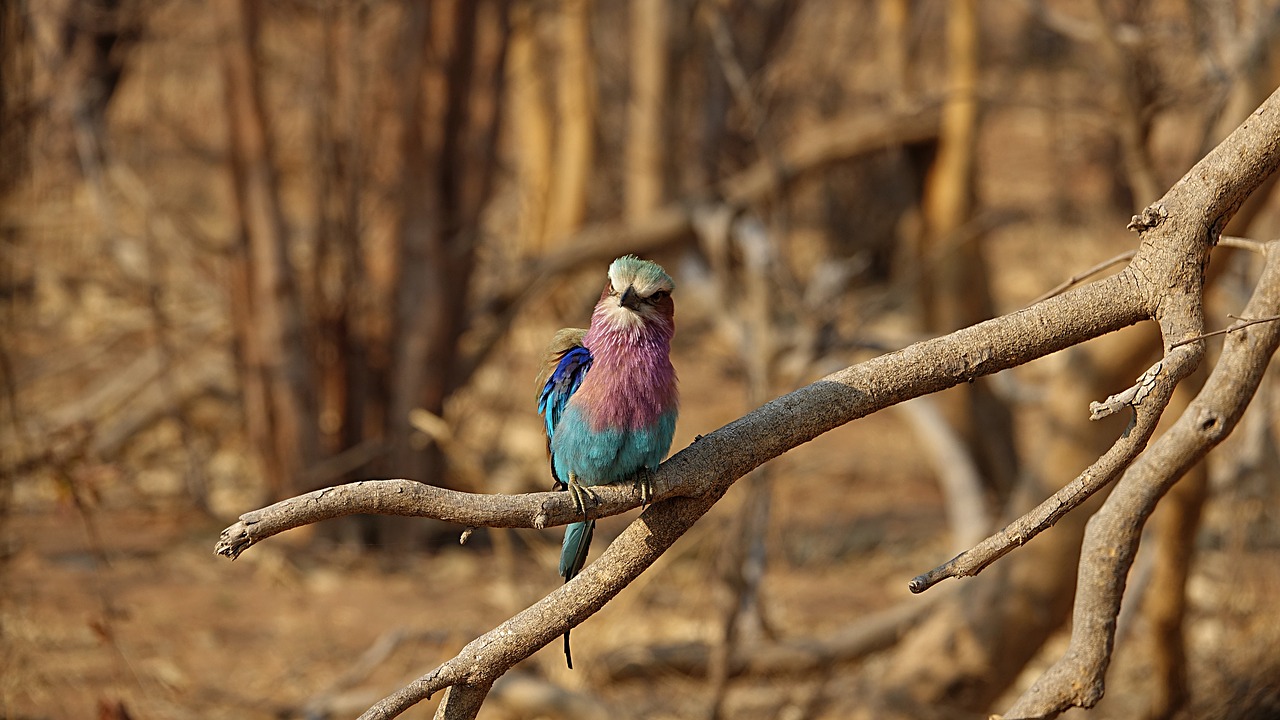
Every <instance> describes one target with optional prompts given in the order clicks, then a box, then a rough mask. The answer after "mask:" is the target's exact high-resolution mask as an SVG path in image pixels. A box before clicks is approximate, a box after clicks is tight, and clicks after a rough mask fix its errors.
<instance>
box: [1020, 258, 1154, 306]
mask: <svg viewBox="0 0 1280 720" xmlns="http://www.w3.org/2000/svg"><path fill="white" fill-rule="evenodd" d="M1137 252H1138V251H1137V250H1129V251H1127V252H1122V253H1120V254H1119V255H1117V256H1115V257H1113V258H1111V259H1110V260H1103V261H1102V262H1100V263H1098V264H1097V265H1094V266H1093V267H1091V268H1089V269H1088V270H1085V271H1084V272H1082V273H1076V274H1075V275H1072V276H1071V277H1070V278H1068V279H1067V280H1065V281H1063V282H1062V283H1060V284H1059V285H1058V286H1057V287H1055V288H1053V289H1052V290H1050V291H1048V292H1046V293H1045V294H1043V295H1041V296H1040V297H1038V298H1036V299H1035V300H1032V301H1031V302H1030V303H1028V304H1029V305H1035V304H1036V303H1038V302H1041V301H1043V300H1048V299H1049V298H1051V297H1053V296H1055V295H1060V294H1062V293H1063V292H1066V291H1067V289H1068V288H1070V287H1072V286H1073V285H1076V284H1078V283H1080V282H1082V281H1084V280H1087V279H1088V278H1090V277H1093V276H1094V275H1096V274H1098V273H1100V272H1102V271H1103V270H1106V269H1107V268H1109V267H1111V266H1112V265H1119V264H1120V263H1122V262H1128V261H1130V260H1132V259H1133V256H1134V255H1136V254H1137Z"/></svg>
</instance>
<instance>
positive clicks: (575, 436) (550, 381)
mask: <svg viewBox="0 0 1280 720" xmlns="http://www.w3.org/2000/svg"><path fill="white" fill-rule="evenodd" d="M674 289H675V283H673V282H672V280H671V277H670V276H669V275H667V273H666V271H664V270H663V269H662V267H661V266H659V265H657V264H656V263H652V262H649V261H647V260H641V259H639V258H637V257H634V256H631V255H628V256H626V257H620V258H618V259H617V260H614V261H613V263H612V264H610V265H609V280H608V282H607V283H605V286H604V292H602V293H600V301H599V302H597V303H596V307H595V310H594V311H593V312H592V313H591V328H590V329H588V330H579V329H575V328H566V329H564V330H561V331H559V332H557V333H556V335H555V338H554V339H553V340H552V341H551V346H550V347H548V348H547V354H546V357H545V358H544V360H543V369H542V372H541V373H539V375H538V382H537V386H538V412H539V414H541V415H542V418H543V420H544V422H545V426H546V431H547V448H548V450H549V451H550V455H551V476H552V477H553V478H554V479H555V481H556V485H557V487H563V488H564V489H566V490H568V491H569V493H570V495H572V497H573V502H574V505H575V506H576V507H577V509H578V511H579V512H581V513H582V515H583V517H584V518H586V517H587V501H588V500H591V501H593V502H594V500H595V493H594V492H592V491H591V489H590V488H591V487H592V486H595V485H608V484H610V483H615V482H621V481H624V480H632V481H634V482H636V483H637V484H638V485H639V487H640V490H641V495H642V496H643V497H644V499H645V500H646V501H647V500H648V499H649V497H650V495H651V494H652V486H651V484H650V482H649V472H650V471H651V470H652V469H654V468H656V467H658V465H659V464H660V463H661V462H662V460H663V458H665V457H666V456H667V451H668V450H670V449H671V436H672V434H673V433H674V432H675V427H676V413H677V411H678V397H677V392H676V371H675V368H674V367H672V365H671V358H670V352H671V336H672V335H674V334H675V329H676V326H675V304H674V303H673V302H672V300H671V291H672V290H674ZM594 530H595V520H592V519H590V518H587V519H585V520H584V521H583V522H576V523H572V524H570V525H569V526H568V527H567V528H565V533H564V545H563V547H562V548H561V550H560V575H561V576H562V577H564V581H565V582H569V581H570V580H572V579H573V577H574V576H575V575H577V574H578V572H579V571H581V570H582V567H583V565H585V564H586V560H587V550H588V549H589V548H590V546H591V534H592V532H593V531H594ZM564 656H565V661H566V662H567V663H568V664H569V667H570V668H572V667H573V658H572V656H571V654H570V652H569V633H567V632H566V633H565V634H564Z"/></svg>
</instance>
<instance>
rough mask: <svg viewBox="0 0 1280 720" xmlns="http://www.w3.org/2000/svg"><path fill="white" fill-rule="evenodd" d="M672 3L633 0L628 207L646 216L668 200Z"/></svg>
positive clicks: (631, 215) (630, 215)
mask: <svg viewBox="0 0 1280 720" xmlns="http://www.w3.org/2000/svg"><path fill="white" fill-rule="evenodd" d="M666 76H667V4H666V3H665V2H663V0H631V95H630V98H629V100H628V103H627V108H628V112H627V123H628V124H627V145H626V163H627V167H626V211H625V217H626V219H627V220H629V221H633V222H634V221H636V220H640V219H642V218H644V217H646V216H648V215H649V214H650V213H652V212H653V211H654V210H655V209H657V208H658V206H659V204H661V202H662V185H663V183H662V158H663V156H664V154H665V151H666V143H665V142H663V135H664V133H663V131H662V128H663V124H662V119H663V113H664V110H665V109H666Z"/></svg>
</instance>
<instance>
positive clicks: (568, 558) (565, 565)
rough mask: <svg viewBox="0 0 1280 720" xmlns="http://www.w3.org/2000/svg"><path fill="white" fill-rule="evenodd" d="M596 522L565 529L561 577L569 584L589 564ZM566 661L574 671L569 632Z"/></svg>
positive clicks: (566, 640) (579, 523) (578, 524)
mask: <svg viewBox="0 0 1280 720" xmlns="http://www.w3.org/2000/svg"><path fill="white" fill-rule="evenodd" d="M595 530H596V521H595V520H588V521H586V522H576V523H570V524H569V526H568V527H566V528H565V529H564V545H562V546H561V547H560V576H561V577H563V578H564V581H565V582H569V581H570V580H572V579H573V578H574V577H575V576H577V574H578V573H580V572H582V567H583V566H584V565H586V564H587V552H588V551H590V550H591V536H592V535H593V534H595ZM564 661H565V663H566V664H567V665H568V666H569V669H570V670H572V669H573V653H572V652H571V651H570V650H569V631H567V630H566V631H565V633H564Z"/></svg>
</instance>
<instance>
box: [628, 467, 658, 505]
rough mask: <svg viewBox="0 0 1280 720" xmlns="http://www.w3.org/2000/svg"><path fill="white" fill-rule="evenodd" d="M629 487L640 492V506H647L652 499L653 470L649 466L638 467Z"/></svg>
mask: <svg viewBox="0 0 1280 720" xmlns="http://www.w3.org/2000/svg"><path fill="white" fill-rule="evenodd" d="M631 487H632V488H634V489H635V490H636V491H638V492H639V493H640V507H642V508H644V507H648V505H649V503H650V502H652V501H653V471H652V470H650V469H649V468H640V472H638V473H636V477H635V480H634V481H632V485H631Z"/></svg>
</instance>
